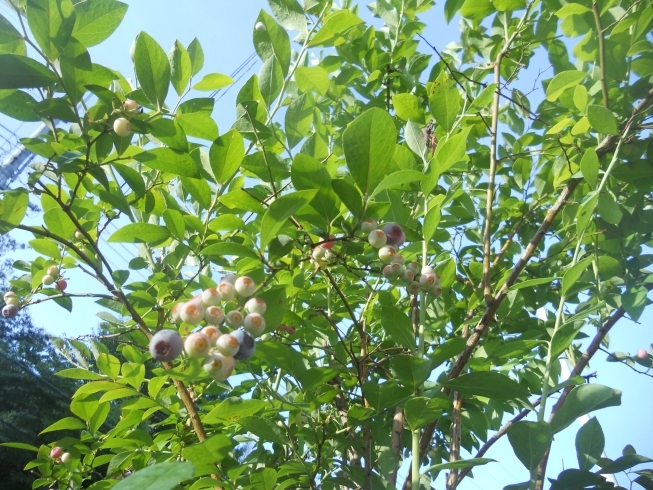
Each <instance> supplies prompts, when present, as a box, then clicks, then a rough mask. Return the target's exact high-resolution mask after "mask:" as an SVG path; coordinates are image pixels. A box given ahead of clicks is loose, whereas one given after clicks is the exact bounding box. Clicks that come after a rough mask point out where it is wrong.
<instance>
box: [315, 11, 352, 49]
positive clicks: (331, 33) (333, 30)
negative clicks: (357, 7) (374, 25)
mask: <svg viewBox="0 0 653 490" xmlns="http://www.w3.org/2000/svg"><path fill="white" fill-rule="evenodd" d="M362 23H363V20H362V19H361V18H360V17H358V16H357V15H355V14H352V13H351V12H349V10H344V9H343V10H337V11H335V12H333V13H332V14H330V15H329V16H328V17H327V18H326V19H324V23H323V24H322V27H321V28H320V30H319V31H317V33H316V34H315V36H313V39H311V42H310V43H309V44H308V46H309V47H313V46H320V45H322V46H331V45H333V43H334V41H335V40H336V39H337V38H338V37H340V36H343V35H344V34H345V33H346V32H347V31H348V30H349V29H351V28H352V27H354V26H357V25H359V24H362Z"/></svg>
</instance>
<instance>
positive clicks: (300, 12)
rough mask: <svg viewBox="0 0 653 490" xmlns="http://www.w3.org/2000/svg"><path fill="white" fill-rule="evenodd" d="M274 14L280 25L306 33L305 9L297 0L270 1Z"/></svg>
mask: <svg viewBox="0 0 653 490" xmlns="http://www.w3.org/2000/svg"><path fill="white" fill-rule="evenodd" d="M268 3H269V4H270V9H271V10H272V13H273V14H274V16H275V17H276V18H277V20H278V21H279V23H280V24H281V25H282V26H283V27H285V28H286V29H290V30H291V31H300V32H303V31H306V16H305V15H304V9H303V8H302V7H301V5H299V3H298V2H297V0H268Z"/></svg>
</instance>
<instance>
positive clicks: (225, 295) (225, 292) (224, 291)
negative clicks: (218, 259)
mask: <svg viewBox="0 0 653 490" xmlns="http://www.w3.org/2000/svg"><path fill="white" fill-rule="evenodd" d="M218 291H219V292H220V295H221V296H222V300H223V301H231V300H232V299H234V298H235V297H236V288H235V287H234V285H233V284H231V283H230V282H221V283H220V284H219V285H218Z"/></svg>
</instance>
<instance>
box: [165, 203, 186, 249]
mask: <svg viewBox="0 0 653 490" xmlns="http://www.w3.org/2000/svg"><path fill="white" fill-rule="evenodd" d="M161 217H162V218H163V221H164V222H165V224H166V228H167V229H168V231H169V232H170V234H172V236H173V237H175V238H176V239H177V240H180V241H183V240H184V232H185V231H186V222H185V221H184V216H183V215H182V214H181V213H180V212H179V211H176V210H174V209H166V210H165V211H164V212H163V213H162V214H161Z"/></svg>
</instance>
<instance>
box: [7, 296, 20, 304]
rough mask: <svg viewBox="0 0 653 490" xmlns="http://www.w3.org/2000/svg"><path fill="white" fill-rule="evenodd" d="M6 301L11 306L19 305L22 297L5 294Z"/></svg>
mask: <svg viewBox="0 0 653 490" xmlns="http://www.w3.org/2000/svg"><path fill="white" fill-rule="evenodd" d="M5 303H6V304H8V305H11V306H18V305H19V304H20V299H19V298H18V296H16V295H13V296H9V297H7V296H6V295H5Z"/></svg>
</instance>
